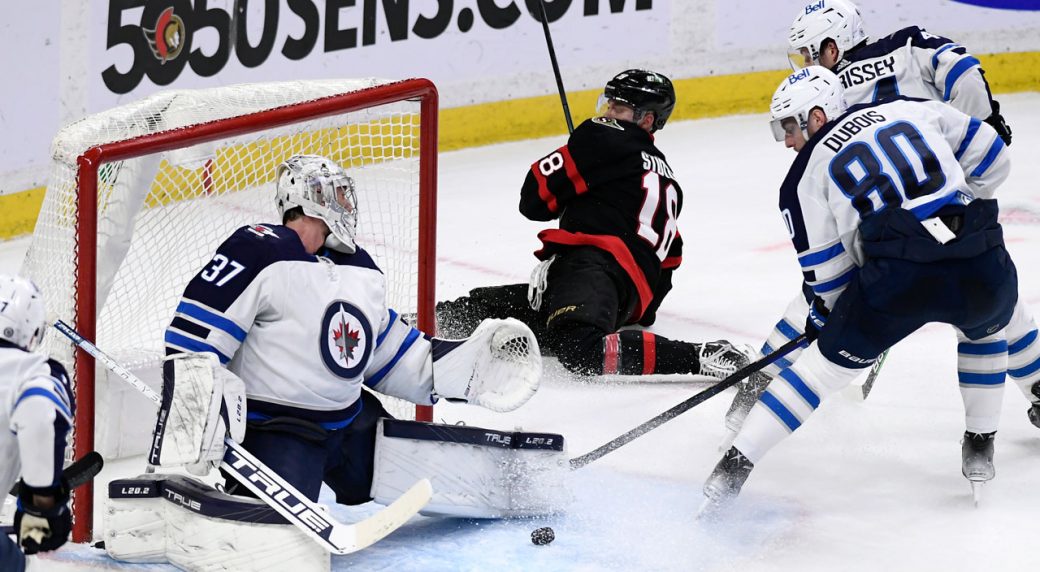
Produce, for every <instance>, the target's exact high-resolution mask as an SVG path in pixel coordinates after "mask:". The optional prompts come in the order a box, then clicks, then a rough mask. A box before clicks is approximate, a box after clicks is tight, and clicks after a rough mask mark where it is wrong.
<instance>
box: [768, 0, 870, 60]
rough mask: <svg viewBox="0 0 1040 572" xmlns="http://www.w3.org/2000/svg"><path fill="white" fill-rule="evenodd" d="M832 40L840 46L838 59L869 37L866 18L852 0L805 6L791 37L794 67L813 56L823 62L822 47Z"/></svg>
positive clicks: (820, 0) (826, 0)
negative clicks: (865, 29) (865, 30)
mask: <svg viewBox="0 0 1040 572" xmlns="http://www.w3.org/2000/svg"><path fill="white" fill-rule="evenodd" d="M827 39H831V40H834V43H835V44H836V45H837V46H838V59H839V60H840V59H841V57H842V56H843V55H844V54H845V52H847V51H848V50H850V49H852V48H853V47H855V46H856V45H857V44H859V43H860V42H862V41H864V40H866V39H867V35H866V34H865V33H864V32H863V18H862V17H861V16H860V13H859V8H857V7H856V5H855V4H853V3H852V2H849V1H848V0H817V1H816V2H812V3H810V4H807V5H805V6H803V7H802V9H801V11H800V12H799V13H798V17H796V18H795V20H794V23H793V24H791V32H790V34H789V36H788V39H787V41H788V44H789V45H790V50H789V52H788V57H789V59H790V63H791V68H792V69H794V70H796V71H797V70H799V69H801V68H803V67H805V65H806V59H807V58H808V59H810V60H811V61H812V64H813V65H819V64H820V49H821V47H822V45H823V42H824V40H827Z"/></svg>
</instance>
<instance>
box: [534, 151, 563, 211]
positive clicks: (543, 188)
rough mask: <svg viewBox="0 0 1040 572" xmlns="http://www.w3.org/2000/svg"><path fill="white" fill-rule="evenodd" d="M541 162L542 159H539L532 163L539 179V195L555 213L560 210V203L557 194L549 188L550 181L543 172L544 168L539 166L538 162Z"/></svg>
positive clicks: (535, 175) (536, 177)
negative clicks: (558, 203) (557, 200)
mask: <svg viewBox="0 0 1040 572" xmlns="http://www.w3.org/2000/svg"><path fill="white" fill-rule="evenodd" d="M541 162H542V161H541V159H539V160H538V161H535V162H534V163H533V164H532V165H531V173H532V174H534V180H536V181H538V197H539V198H540V199H542V202H544V203H545V206H546V207H548V209H549V212H551V213H553V214H555V213H557V212H558V209H559V205H557V204H556V195H554V194H553V193H552V191H550V190H549V181H547V180H546V178H545V175H543V174H542V170H541V169H539V168H538V164H539V163H541Z"/></svg>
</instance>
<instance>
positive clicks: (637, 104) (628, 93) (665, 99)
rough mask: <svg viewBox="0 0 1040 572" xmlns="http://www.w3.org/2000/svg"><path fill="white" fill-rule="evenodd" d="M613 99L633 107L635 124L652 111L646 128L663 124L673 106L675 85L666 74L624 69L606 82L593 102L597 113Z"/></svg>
mask: <svg viewBox="0 0 1040 572" xmlns="http://www.w3.org/2000/svg"><path fill="white" fill-rule="evenodd" d="M609 101H616V102H618V103H621V104H624V105H627V106H629V107H631V108H632V109H633V110H635V121H636V123H638V122H639V121H641V120H642V119H643V117H644V116H645V115H646V114H647V113H653V114H654V124H653V125H652V126H651V127H650V131H651V132H654V131H657V130H658V129H661V128H662V127H664V124H665V122H667V121H668V117H669V116H670V115H671V114H672V109H673V108H674V107H675V88H674V87H672V81H671V80H669V79H668V78H667V77H665V76H663V75H661V74H659V73H657V72H652V71H646V70H627V71H623V72H621V73H619V74H617V75H616V76H614V78H613V79H611V80H610V81H608V82H607V85H606V87H604V88H603V95H601V96H600V97H599V102H598V103H597V105H596V109H597V115H599V116H603V114H604V112H605V111H606V108H607V102H609Z"/></svg>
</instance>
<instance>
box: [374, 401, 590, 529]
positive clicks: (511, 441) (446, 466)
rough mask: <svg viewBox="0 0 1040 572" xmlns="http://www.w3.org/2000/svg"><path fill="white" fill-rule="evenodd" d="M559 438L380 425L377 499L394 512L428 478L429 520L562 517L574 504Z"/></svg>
mask: <svg viewBox="0 0 1040 572" xmlns="http://www.w3.org/2000/svg"><path fill="white" fill-rule="evenodd" d="M569 473H570V464H569V462H568V460H567V454H566V451H565V448H564V439H563V436H562V435H557V434H553V433H526V432H504V431H495V430H491V429H482V428H479V427H463V426H458V425H441V424H436V423H420V422H415V421H401V420H396V419H381V420H380V422H379V425H378V427H377V430H376V453H375V476H374V478H373V481H372V497H373V498H374V499H375V501H376V502H378V503H380V504H389V503H390V502H392V501H393V500H394V499H395V498H397V497H398V496H399V495H400V494H401V493H402V492H403V491H405V490H407V489H408V487H409V486H411V484H412V483H414V482H415V480H416V479H417V478H429V479H430V482H431V483H432V484H433V491H434V492H433V498H432V499H431V501H430V503H429V504H428V505H426V508H424V509H423V510H422V511H421V514H424V515H427V516H451V517H462V518H507V517H520V516H539V515H547V514H554V513H558V512H560V511H562V510H563V509H564V508H565V507H566V505H567V504H568V503H569V502H570V500H571V495H570V493H569V491H568V489H567V487H566V479H567V475H568V474H569Z"/></svg>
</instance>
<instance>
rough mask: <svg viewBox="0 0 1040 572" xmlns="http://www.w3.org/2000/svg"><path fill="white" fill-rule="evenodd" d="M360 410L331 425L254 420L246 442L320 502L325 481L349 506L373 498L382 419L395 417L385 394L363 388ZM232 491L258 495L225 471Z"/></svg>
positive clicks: (275, 419)
mask: <svg viewBox="0 0 1040 572" xmlns="http://www.w3.org/2000/svg"><path fill="white" fill-rule="evenodd" d="M357 403H358V411H357V414H356V416H355V417H354V419H353V421H351V423H350V425H347V426H346V427H344V428H342V429H333V430H329V429H325V428H322V427H321V426H320V425H318V424H316V423H313V422H309V421H303V420H300V419H295V418H291V417H274V418H271V419H266V420H262V421H260V420H250V421H249V422H248V424H247V428H246V437H245V440H244V441H242V446H243V447H245V449H246V450H247V451H249V452H250V453H252V454H254V455H256V457H257V458H258V459H260V461H261V462H263V463H264V464H265V465H267V466H268V467H270V468H271V470H273V471H274V472H276V473H278V475H280V476H281V477H282V478H284V479H285V480H286V481H288V482H289V483H290V484H291V485H293V486H294V487H296V489H297V490H299V491H300V492H301V493H303V494H304V495H306V496H307V498H309V499H311V500H313V501H317V500H318V493H319V492H320V491H321V484H322V483H323V482H324V483H325V484H327V485H328V486H329V488H331V489H332V491H333V492H335V493H336V502H338V503H340V504H346V505H356V504H362V503H365V502H368V501H370V500H372V497H371V495H370V491H371V488H372V474H373V462H374V459H375V443H376V423H377V422H378V421H379V418H380V417H391V415H390V414H389V413H387V412H386V410H385V409H384V408H383V405H382V403H380V401H379V399H378V398H377V397H376V396H375V395H372V394H371V393H369V392H368V391H362V392H361V397H360V398H359V399H358V402H357ZM225 480H226V483H225V487H226V490H227V492H229V493H231V494H235V495H242V496H254V495H253V494H252V493H251V492H250V491H249V490H248V489H246V488H245V487H244V486H242V485H240V484H239V483H238V482H237V481H236V480H235V479H234V478H232V477H230V476H228V475H225Z"/></svg>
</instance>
